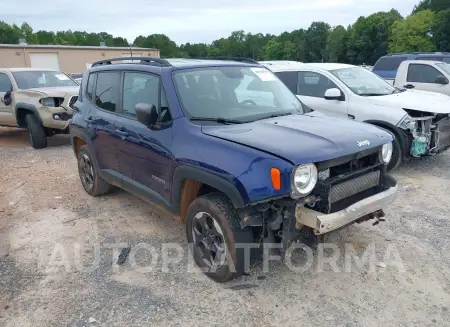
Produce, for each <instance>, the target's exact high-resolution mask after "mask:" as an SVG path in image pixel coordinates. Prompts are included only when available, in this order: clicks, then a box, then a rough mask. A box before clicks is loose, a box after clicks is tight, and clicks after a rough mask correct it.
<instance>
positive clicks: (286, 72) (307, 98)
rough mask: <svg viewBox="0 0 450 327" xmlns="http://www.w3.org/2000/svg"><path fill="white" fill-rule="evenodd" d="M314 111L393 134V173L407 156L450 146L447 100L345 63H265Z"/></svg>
mask: <svg viewBox="0 0 450 327" xmlns="http://www.w3.org/2000/svg"><path fill="white" fill-rule="evenodd" d="M264 65H265V66H266V67H267V68H269V69H270V70H272V71H273V72H274V73H275V74H276V75H277V76H278V77H279V78H280V79H281V80H282V81H283V82H284V83H285V84H286V85H287V86H288V87H289V88H290V89H291V91H292V92H294V93H295V94H296V95H297V96H298V98H299V99H300V100H301V101H302V102H303V103H304V104H306V105H307V106H309V107H311V108H312V109H313V110H317V111H319V112H323V113H324V114H326V115H329V116H339V117H347V118H351V119H356V120H359V121H363V122H367V123H370V124H373V125H377V126H379V127H381V128H384V129H386V130H389V131H390V132H392V134H393V135H394V136H395V140H394V141H393V146H394V153H393V157H392V160H391V162H390V164H389V169H390V170H392V169H394V168H396V167H398V166H399V165H400V163H401V162H402V160H403V159H404V158H406V157H408V156H412V157H421V156H427V155H435V154H437V153H439V152H442V151H444V150H445V149H447V148H448V147H450V97H449V96H447V95H442V94H438V93H431V92H425V91H417V90H406V89H402V88H398V87H394V86H392V85H390V84H389V83H387V82H386V81H385V80H383V79H382V78H380V77H378V76H377V75H375V74H374V73H372V72H370V71H368V70H367V69H364V68H361V67H356V66H352V65H345V64H332V63H318V64H303V63H298V64H297V65H292V64H291V65H289V66H287V65H282V64H280V65H279V64H278V63H277V62H276V61H272V62H264Z"/></svg>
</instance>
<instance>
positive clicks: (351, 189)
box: [330, 170, 380, 204]
mask: <svg viewBox="0 0 450 327" xmlns="http://www.w3.org/2000/svg"><path fill="white" fill-rule="evenodd" d="M379 183H380V171H379V170H377V171H373V172H371V173H368V174H365V175H362V176H360V177H357V178H355V179H351V180H349V181H347V182H343V183H341V184H338V185H336V186H333V187H332V188H331V190H330V202H331V203H332V204H333V203H335V202H338V201H340V200H343V199H345V198H348V197H350V196H352V195H355V194H357V193H360V192H362V191H365V190H368V189H369V188H372V187H375V186H377V185H378V184H379Z"/></svg>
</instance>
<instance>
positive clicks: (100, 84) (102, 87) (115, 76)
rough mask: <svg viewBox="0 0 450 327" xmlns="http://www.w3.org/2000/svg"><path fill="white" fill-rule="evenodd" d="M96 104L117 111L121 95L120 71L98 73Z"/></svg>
mask: <svg viewBox="0 0 450 327" xmlns="http://www.w3.org/2000/svg"><path fill="white" fill-rule="evenodd" d="M96 84H97V86H96V88H95V105H96V106H97V107H99V108H102V109H104V110H108V111H111V112H115V111H117V104H118V103H119V95H120V93H119V92H120V72H105V73H97V83H96Z"/></svg>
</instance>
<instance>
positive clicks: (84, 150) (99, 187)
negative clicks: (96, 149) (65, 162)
mask: <svg viewBox="0 0 450 327" xmlns="http://www.w3.org/2000/svg"><path fill="white" fill-rule="evenodd" d="M77 159H78V173H79V175H80V180H81V184H82V185H83V188H84V189H85V191H86V192H87V193H88V194H89V195H91V196H98V195H103V194H107V193H109V192H111V190H112V188H113V186H112V185H111V184H109V183H108V182H106V181H105V180H104V179H102V178H101V177H100V175H99V174H98V172H97V168H96V166H95V162H94V159H93V156H92V154H91V152H90V151H89V148H88V146H87V145H83V146H82V147H81V148H80V150H79V151H78V156H77ZM87 160H88V161H89V163H90V166H89V167H86V161H87ZM87 171H89V174H90V175H92V176H91V178H90V179H91V182H89V183H88V180H87V177H86V174H87Z"/></svg>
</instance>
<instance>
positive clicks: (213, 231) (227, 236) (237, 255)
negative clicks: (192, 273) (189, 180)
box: [186, 193, 258, 282]
mask: <svg viewBox="0 0 450 327" xmlns="http://www.w3.org/2000/svg"><path fill="white" fill-rule="evenodd" d="M238 219H239V218H238V215H237V213H236V211H235V210H234V208H233V206H232V204H231V203H230V201H229V200H228V198H227V197H225V196H224V195H222V194H220V193H210V194H206V195H204V196H201V197H199V198H197V199H195V200H194V201H193V202H192V203H191V205H190V206H189V209H188V212H187V219H186V234H187V239H188V243H189V246H190V249H191V253H192V256H193V257H194V260H195V262H196V264H197V265H198V266H199V267H200V268H201V269H202V271H203V272H204V273H205V274H206V275H207V276H208V277H210V278H211V279H213V280H215V281H217V282H226V281H229V280H231V279H234V278H237V277H239V276H240V275H242V274H243V273H244V272H245V271H246V270H248V269H249V268H250V265H251V264H252V260H254V258H255V256H254V255H252V252H253V254H254V253H255V251H257V250H258V249H256V246H255V245H253V240H254V237H253V231H252V230H251V229H250V228H248V227H246V228H244V229H242V228H241V227H240V224H239V220H238ZM250 246H253V248H249V247H250ZM246 247H248V250H246Z"/></svg>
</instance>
